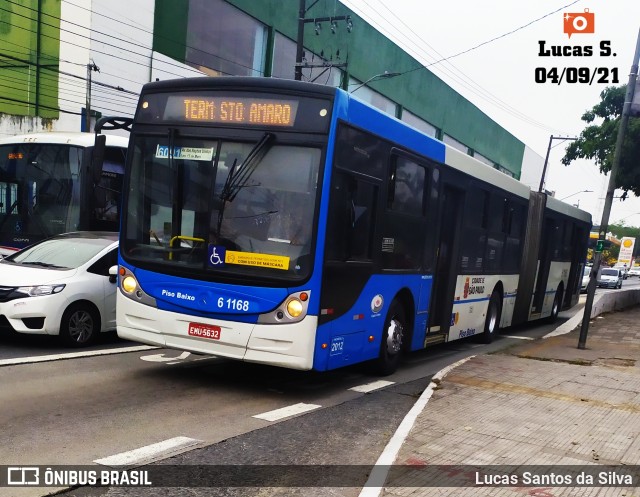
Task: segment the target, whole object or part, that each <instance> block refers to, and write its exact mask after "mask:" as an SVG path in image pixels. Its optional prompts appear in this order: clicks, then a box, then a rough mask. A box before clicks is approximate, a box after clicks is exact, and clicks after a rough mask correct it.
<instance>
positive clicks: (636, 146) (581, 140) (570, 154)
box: [562, 85, 640, 197]
mask: <svg viewBox="0 0 640 497" xmlns="http://www.w3.org/2000/svg"><path fill="white" fill-rule="evenodd" d="M626 91H627V85H623V86H618V87H615V86H610V87H607V88H605V89H604V90H602V92H601V93H600V98H601V99H602V100H601V101H600V103H598V104H596V105H595V106H594V107H593V108H592V109H591V110H588V111H587V112H585V113H584V114H583V116H582V118H581V119H582V120H583V121H585V122H586V123H588V124H589V126H587V127H586V128H585V129H583V130H582V132H581V133H580V136H579V137H578V139H577V140H575V141H573V142H572V143H570V144H569V146H568V147H567V149H566V153H565V155H564V157H563V158H562V163H563V164H564V165H565V166H568V165H569V164H571V162H573V161H574V160H576V159H589V160H593V161H594V162H595V163H596V165H597V166H598V167H599V168H600V172H602V173H604V174H606V173H608V172H609V171H611V165H612V164H613V155H614V153H615V148H616V139H617V137H618V127H619V125H620V116H621V115H622V107H623V105H624V99H625V94H626ZM597 121H598V122H600V124H597ZM639 166H640V119H637V118H630V119H629V124H628V127H627V132H626V135H625V140H624V144H623V147H622V155H621V157H620V168H619V169H618V175H617V178H616V187H617V188H620V189H622V190H624V194H623V197H625V196H626V194H627V192H628V191H631V192H633V193H634V194H635V195H636V196H640V167H639Z"/></svg>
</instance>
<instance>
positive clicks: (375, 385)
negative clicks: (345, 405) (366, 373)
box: [349, 380, 395, 393]
mask: <svg viewBox="0 0 640 497" xmlns="http://www.w3.org/2000/svg"><path fill="white" fill-rule="evenodd" d="M394 383H395V382H393V381H384V380H379V381H374V382H372V383H366V384H364V385H360V386H357V387H353V388H350V389H349V390H353V391H354V392H361V393H368V392H373V391H374V390H378V389H380V388H384V387H388V386H389V385H393V384H394Z"/></svg>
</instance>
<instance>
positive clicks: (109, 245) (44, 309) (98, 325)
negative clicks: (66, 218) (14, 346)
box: [0, 231, 118, 347]
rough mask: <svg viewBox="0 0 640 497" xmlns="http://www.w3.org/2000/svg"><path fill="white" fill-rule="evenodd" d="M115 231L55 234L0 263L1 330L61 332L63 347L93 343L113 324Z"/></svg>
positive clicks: (116, 242)
mask: <svg viewBox="0 0 640 497" xmlns="http://www.w3.org/2000/svg"><path fill="white" fill-rule="evenodd" d="M117 264H118V234H117V233H110V232H109V233H107V232H89V231H85V232H75V233H65V234H62V235H57V236H54V237H52V238H49V239H47V240H43V241H41V242H39V243H36V244H34V245H32V246H30V247H27V248H25V249H22V250H20V251H18V252H16V253H14V254H11V255H9V256H7V257H5V258H4V259H3V260H2V261H0V331H1V330H2V328H4V329H7V328H8V329H9V330H13V331H14V332H18V333H29V334H47V335H60V337H61V339H62V340H63V341H64V342H66V343H67V344H68V345H71V346H74V347H79V346H83V345H88V344H90V343H91V342H93V341H94V340H95V339H96V337H97V336H98V333H99V332H101V331H108V330H113V329H115V327H116V281H115V277H114V276H110V275H109V268H111V267H112V266H115V265H117Z"/></svg>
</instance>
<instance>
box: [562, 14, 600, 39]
mask: <svg viewBox="0 0 640 497" xmlns="http://www.w3.org/2000/svg"><path fill="white" fill-rule="evenodd" d="M562 18H563V19H564V32H565V33H567V35H568V36H569V38H571V35H572V34H574V33H594V32H595V25H596V23H595V18H594V14H593V12H589V9H584V12H582V13H579V12H566V13H565V14H564V15H563V16H562Z"/></svg>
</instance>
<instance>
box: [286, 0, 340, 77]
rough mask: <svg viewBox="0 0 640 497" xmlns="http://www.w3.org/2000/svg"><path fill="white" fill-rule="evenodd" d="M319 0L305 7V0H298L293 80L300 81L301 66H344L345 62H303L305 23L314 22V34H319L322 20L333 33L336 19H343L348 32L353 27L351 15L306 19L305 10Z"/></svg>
mask: <svg viewBox="0 0 640 497" xmlns="http://www.w3.org/2000/svg"><path fill="white" fill-rule="evenodd" d="M319 1H320V0H315V1H314V2H313V3H312V4H311V5H309V7H308V8H307V6H306V4H307V0H300V3H299V7H298V39H297V40H296V42H297V43H296V68H295V80H296V81H302V68H303V67H346V66H347V63H346V62H343V63H338V64H334V63H333V62H324V63H321V64H309V63H307V62H303V59H304V26H305V24H307V23H310V22H312V23H314V24H315V26H316V34H320V29H321V26H322V23H323V22H329V24H330V26H331V32H332V33H333V34H335V32H336V26H337V21H345V22H346V25H347V32H348V33H350V32H351V30H352V29H353V21H352V20H351V16H332V17H315V18H313V19H306V18H305V16H306V15H307V11H309V10H310V9H311V8H312V7H313V6H314V5H315V4H317V3H318V2H319Z"/></svg>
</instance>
